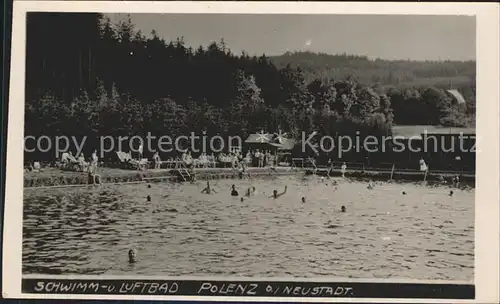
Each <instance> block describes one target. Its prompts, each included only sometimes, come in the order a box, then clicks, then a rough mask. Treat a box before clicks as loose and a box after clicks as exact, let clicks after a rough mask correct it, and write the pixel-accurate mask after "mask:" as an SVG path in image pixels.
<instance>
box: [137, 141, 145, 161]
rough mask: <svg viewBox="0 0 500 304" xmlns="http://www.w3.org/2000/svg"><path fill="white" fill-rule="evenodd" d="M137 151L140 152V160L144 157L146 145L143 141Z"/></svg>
mask: <svg viewBox="0 0 500 304" xmlns="http://www.w3.org/2000/svg"><path fill="white" fill-rule="evenodd" d="M137 152H139V160H141V159H142V152H144V147H143V146H142V143H141V144H140V145H139V149H138V151H137Z"/></svg>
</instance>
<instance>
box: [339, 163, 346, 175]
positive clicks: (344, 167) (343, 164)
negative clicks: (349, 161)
mask: <svg viewBox="0 0 500 304" xmlns="http://www.w3.org/2000/svg"><path fill="white" fill-rule="evenodd" d="M346 169H347V165H346V164H345V162H343V163H342V167H340V172H341V173H342V177H345V171H346Z"/></svg>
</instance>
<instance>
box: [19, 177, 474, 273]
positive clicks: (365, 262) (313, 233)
mask: <svg viewBox="0 0 500 304" xmlns="http://www.w3.org/2000/svg"><path fill="white" fill-rule="evenodd" d="M233 183H236V185H237V188H238V191H239V192H240V193H243V192H244V191H245V189H246V188H247V187H250V186H251V185H252V184H251V183H250V181H246V180H245V181H227V180H226V181H218V182H216V181H214V182H213V187H214V188H216V189H217V190H218V191H219V193H217V194H213V195H204V194H201V193H200V191H201V189H202V188H203V183H202V182H200V183H199V184H198V185H196V184H194V185H192V184H187V185H183V186H181V187H179V186H178V185H172V184H166V183H163V184H153V185H152V187H151V188H150V189H149V188H147V187H146V185H141V184H139V185H137V184H135V185H122V186H103V187H102V188H96V189H94V188H89V189H69V188H67V189H62V188H61V189H50V190H40V189H38V190H37V189H32V190H26V191H25V199H24V225H23V236H24V238H23V272H24V273H44V274H72V273H75V274H144V275H233V276H234V275H241V276H299V277H314V276H341V277H358V278H360V277H364V278H367V277H395V278H396V277H397V278H420V279H457V280H467V279H471V278H472V277H473V265H474V264H473V262H474V256H473V254H474V241H473V240H474V191H473V190H459V191H455V194H454V195H453V197H450V196H448V192H449V190H448V189H447V188H425V187H423V186H420V185H408V184H405V185H404V191H405V192H406V193H407V194H406V195H404V196H403V195H402V194H401V193H402V189H403V185H397V184H381V185H377V187H376V188H375V189H374V190H369V189H367V188H366V184H363V183H358V182H347V181H339V185H338V186H336V187H337V189H336V190H335V187H334V186H332V185H331V183H326V185H325V182H318V181H316V180H315V179H314V178H313V177H311V178H309V180H308V181H307V182H304V181H303V180H302V179H297V178H288V177H281V178H279V179H275V180H271V179H268V180H264V181H263V180H261V181H254V184H253V185H254V186H256V188H257V192H258V193H257V195H256V196H254V197H249V198H247V199H245V200H244V201H243V202H241V201H240V200H239V198H238V197H235V198H233V197H231V196H230V195H229V191H230V188H231V184H233ZM284 185H288V192H287V194H286V195H285V196H283V197H281V198H279V199H276V200H274V199H270V198H268V196H269V195H270V194H271V193H272V190H273V189H275V188H276V189H278V191H280V190H281V189H282V188H283V186H284ZM147 195H150V196H151V198H152V200H151V201H150V202H148V201H147V200H146V196H147ZM301 197H306V198H307V201H306V203H302V202H301V200H300V198H301ZM342 205H345V206H346V207H347V212H346V213H342V212H340V206H342ZM130 248H136V249H137V251H138V257H139V262H138V263H136V264H135V265H129V264H128V263H127V260H128V257H127V252H128V249H130Z"/></svg>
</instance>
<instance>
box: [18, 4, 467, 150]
mask: <svg viewBox="0 0 500 304" xmlns="http://www.w3.org/2000/svg"><path fill="white" fill-rule="evenodd" d="M306 74H307V73H306V72H305V71H304V69H303V68H301V67H293V66H292V65H287V66H285V67H281V68H278V67H277V66H276V65H275V64H274V63H273V61H272V60H271V59H270V58H269V57H267V56H265V55H262V56H259V57H256V56H253V57H251V56H249V55H247V54H241V55H235V54H233V53H232V52H231V51H230V49H229V48H228V47H227V46H226V44H225V43H224V41H220V42H217V43H216V42H214V43H212V44H210V45H209V46H208V47H206V48H203V47H201V46H200V47H198V48H196V49H194V48H192V47H188V46H186V45H185V43H184V42H183V39H182V37H180V38H179V39H177V40H176V41H169V42H167V41H164V40H163V39H162V38H161V37H159V35H158V34H157V33H156V32H155V31H153V32H152V33H151V34H150V35H148V36H145V35H144V34H143V33H141V31H140V30H136V29H135V28H134V25H133V24H132V22H131V20H130V19H128V20H124V21H121V22H119V23H118V24H112V23H111V22H110V21H109V19H106V18H104V17H103V16H102V15H99V14H89V13H29V14H28V20H27V64H26V99H27V100H26V112H25V114H26V123H25V134H26V135H33V136H40V135H46V136H57V135H68V136H87V137H88V140H87V145H88V149H89V150H90V149H94V148H95V147H96V145H97V142H92V141H93V140H95V139H96V138H97V137H98V136H104V135H113V136H120V135H123V136H133V135H139V136H145V135H146V134H147V133H148V132H149V133H151V134H153V135H157V136H161V135H170V136H172V137H174V136H178V135H183V134H188V133H190V132H196V133H198V134H200V133H201V132H204V131H206V133H207V135H209V136H210V135H221V136H225V135H233V136H234V135H239V136H241V137H242V138H245V137H246V136H247V135H248V134H250V133H253V132H258V131H260V130H266V131H268V132H277V131H278V130H282V131H283V132H288V133H289V134H293V136H295V137H296V138H299V137H300V134H301V132H306V133H310V132H312V131H313V130H314V131H318V132H320V133H322V134H327V135H339V134H345V133H354V132H355V131H360V132H361V133H362V134H388V133H390V130H391V126H392V124H393V123H394V122H396V123H398V124H433V125H438V124H443V125H453V126H461V125H466V124H468V123H469V122H470V117H473V116H474V115H473V114H474V107H473V104H475V99H474V91H473V86H470V89H469V91H470V92H471V93H470V94H469V95H468V96H469V99H468V102H469V103H470V104H471V106H468V107H466V106H464V105H458V104H456V103H455V102H454V101H453V99H452V98H451V96H450V95H448V94H447V93H446V92H445V91H444V90H443V89H439V88H434V87H428V88H411V89H406V88H398V87H389V88H388V87H385V86H383V85H381V84H368V85H367V84H363V83H362V82H360V81H359V80H358V79H356V77H353V76H352V75H351V76H349V77H346V78H336V79H332V78H329V77H317V78H315V79H313V80H307V79H306V78H307V77H306ZM473 100H474V101H473ZM37 157H40V156H37Z"/></svg>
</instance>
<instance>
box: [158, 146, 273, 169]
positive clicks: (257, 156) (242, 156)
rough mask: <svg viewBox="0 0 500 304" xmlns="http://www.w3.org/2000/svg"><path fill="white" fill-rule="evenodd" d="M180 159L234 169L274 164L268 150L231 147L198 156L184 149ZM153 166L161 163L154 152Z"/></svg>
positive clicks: (188, 162)
mask: <svg viewBox="0 0 500 304" xmlns="http://www.w3.org/2000/svg"><path fill="white" fill-rule="evenodd" d="M181 161H182V162H183V163H184V164H185V165H186V166H187V167H188V168H190V167H202V168H210V167H216V166H217V164H221V166H222V167H232V168H234V169H238V168H241V167H243V168H246V167H257V168H265V167H273V166H275V165H276V155H275V154H272V153H271V151H269V150H259V149H255V150H248V151H247V153H243V152H242V151H241V150H240V149H232V150H231V151H229V152H228V153H225V152H221V153H219V154H218V155H215V154H214V153H212V154H207V153H201V154H200V155H199V156H198V158H194V157H193V156H192V153H191V151H186V152H184V153H183V154H182V156H181ZM153 162H154V163H155V168H159V167H160V165H161V159H160V158H159V156H158V153H156V154H155V155H154V156H153Z"/></svg>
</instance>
